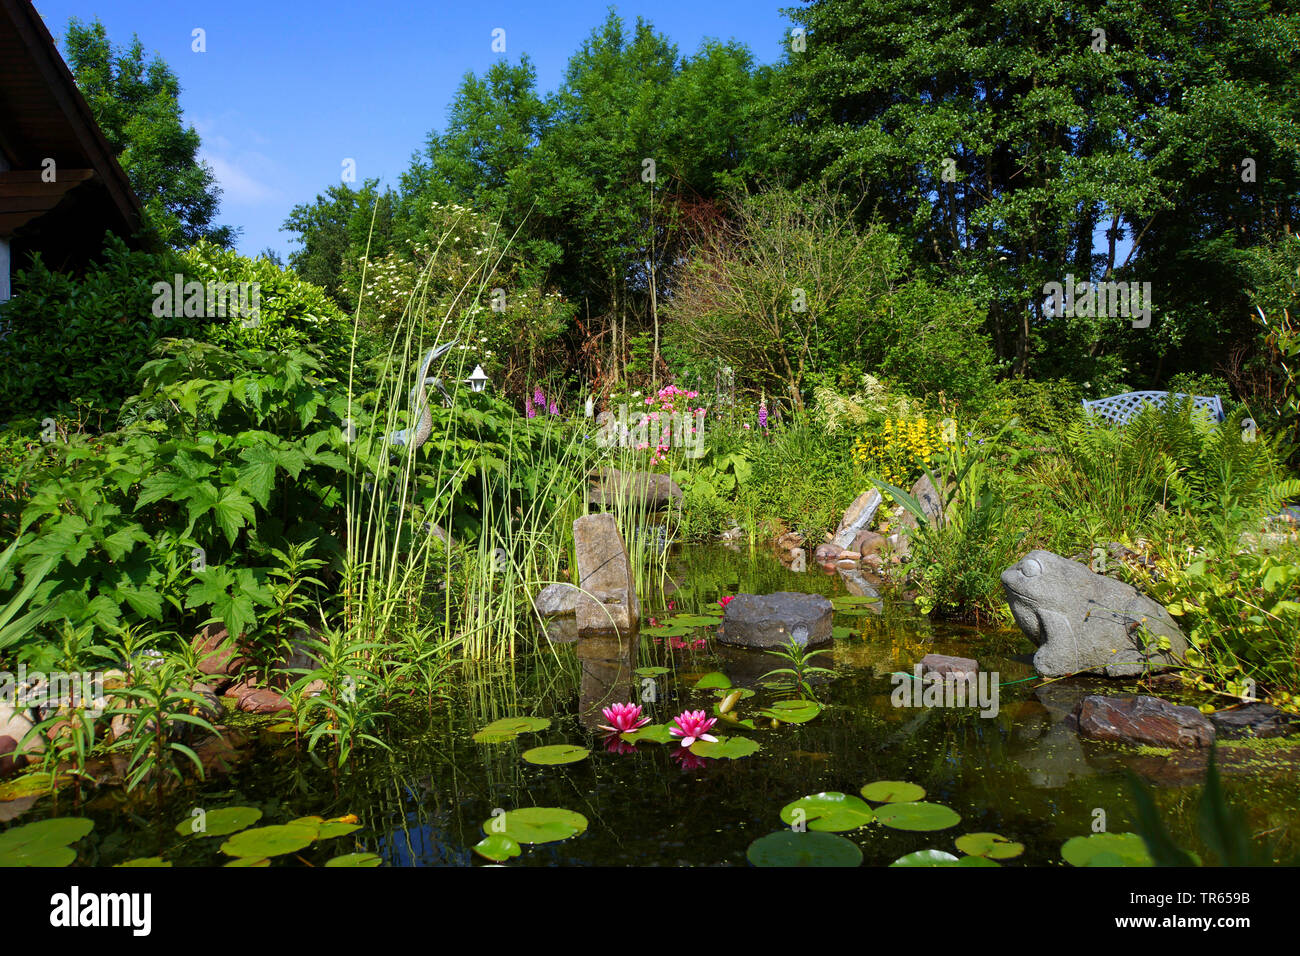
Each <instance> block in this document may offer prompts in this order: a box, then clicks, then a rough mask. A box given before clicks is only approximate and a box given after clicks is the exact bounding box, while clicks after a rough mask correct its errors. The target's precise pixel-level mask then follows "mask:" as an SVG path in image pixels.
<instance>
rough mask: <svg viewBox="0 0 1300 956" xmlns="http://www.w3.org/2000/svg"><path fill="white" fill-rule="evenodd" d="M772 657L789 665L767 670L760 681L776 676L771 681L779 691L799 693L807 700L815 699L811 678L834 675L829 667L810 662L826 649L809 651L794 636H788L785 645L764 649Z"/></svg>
mask: <svg viewBox="0 0 1300 956" xmlns="http://www.w3.org/2000/svg"><path fill="white" fill-rule="evenodd" d="M763 653H765V654H770V655H772V656H773V657H777V658H780V659H781V660H783V661H786V662H788V663H789V665H790V666H789V667H777V668H774V669H773V670H770V671H768V672H767V673H765V674H763V676H762V677H760V678H759V680H760V681H766V680H768V679H769V678H773V677H774V678H776V680H775V681H773V683H774V684H775V685H776V686H777V688H778V689H779V691H780V692H781V693H785V694H790V695H792V696H793V695H801V696H803V697H804V698H806V699H808V700H813V701H815V700H817V694H816V692H815V691H814V690H813V686H812V678H813V677H814V676H822V677H834V676H835V671H834V670H832V669H831V668H829V667H817V666H815V665H814V664H812V663H811V661H812V659H813V658H814V657H817V656H819V655H821V654H829V653H830V651H828V650H820V651H810V650H808V648H807V645H804V644H800V643H799V642H798V641H796V640H795V639H794V638H790V641H789V643H788V644H786V646H785V647H778V648H774V649H772V650H769V651H764V652H763Z"/></svg>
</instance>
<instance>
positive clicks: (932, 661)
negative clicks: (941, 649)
mask: <svg viewBox="0 0 1300 956" xmlns="http://www.w3.org/2000/svg"><path fill="white" fill-rule="evenodd" d="M979 669H980V666H979V664H977V663H976V662H975V661H973V660H971V659H970V658H969V657H950V656H948V655H947V654H926V655H925V656H924V657H923V658H921V674H922V676H924V675H926V674H941V675H943V676H944V677H948V676H953V677H965V676H966V675H967V674H970V675H971V676H972V677H973V676H975V675H976V674H978V673H979Z"/></svg>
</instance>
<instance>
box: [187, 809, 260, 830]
mask: <svg viewBox="0 0 1300 956" xmlns="http://www.w3.org/2000/svg"><path fill="white" fill-rule="evenodd" d="M260 819H262V811H261V810H258V809H257V808H256V807H222V808H221V809H219V810H213V811H212V812H210V813H208V814H205V815H204V816H201V817H187V818H186V819H184V820H182V821H181V822H180V823H178V824H176V832H177V833H179V834H180V835H181V836H183V837H187V836H193V837H218V836H229V835H230V834H232V833H237V832H239V831H240V830H243V829H246V828H247V827H251V826H252V825H253V824H254V823H256V822H257V821H258V820H260ZM200 824H201V825H202V829H200V830H196V829H194V828H195V827H196V826H199V825H200Z"/></svg>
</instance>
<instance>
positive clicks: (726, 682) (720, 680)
mask: <svg viewBox="0 0 1300 956" xmlns="http://www.w3.org/2000/svg"><path fill="white" fill-rule="evenodd" d="M711 687H720V688H722V689H724V690H725V689H727V688H729V687H731V678H730V677H728V676H727V675H726V674H724V673H722V671H711V672H710V673H708V674H705V675H704V676H703V677H701V678H700V679H699V680H697V681H696V682H695V689H696V690H708V689H709V688H711Z"/></svg>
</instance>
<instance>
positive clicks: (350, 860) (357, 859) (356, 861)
mask: <svg viewBox="0 0 1300 956" xmlns="http://www.w3.org/2000/svg"><path fill="white" fill-rule="evenodd" d="M383 862H384V861H383V860H382V859H380V857H379V856H377V855H376V854H374V853H344V854H343V855H342V856H336V857H334V858H333V859H331V860H326V861H325V865H326V866H346V867H360V866H379V865H380V864H381V863H383Z"/></svg>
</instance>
